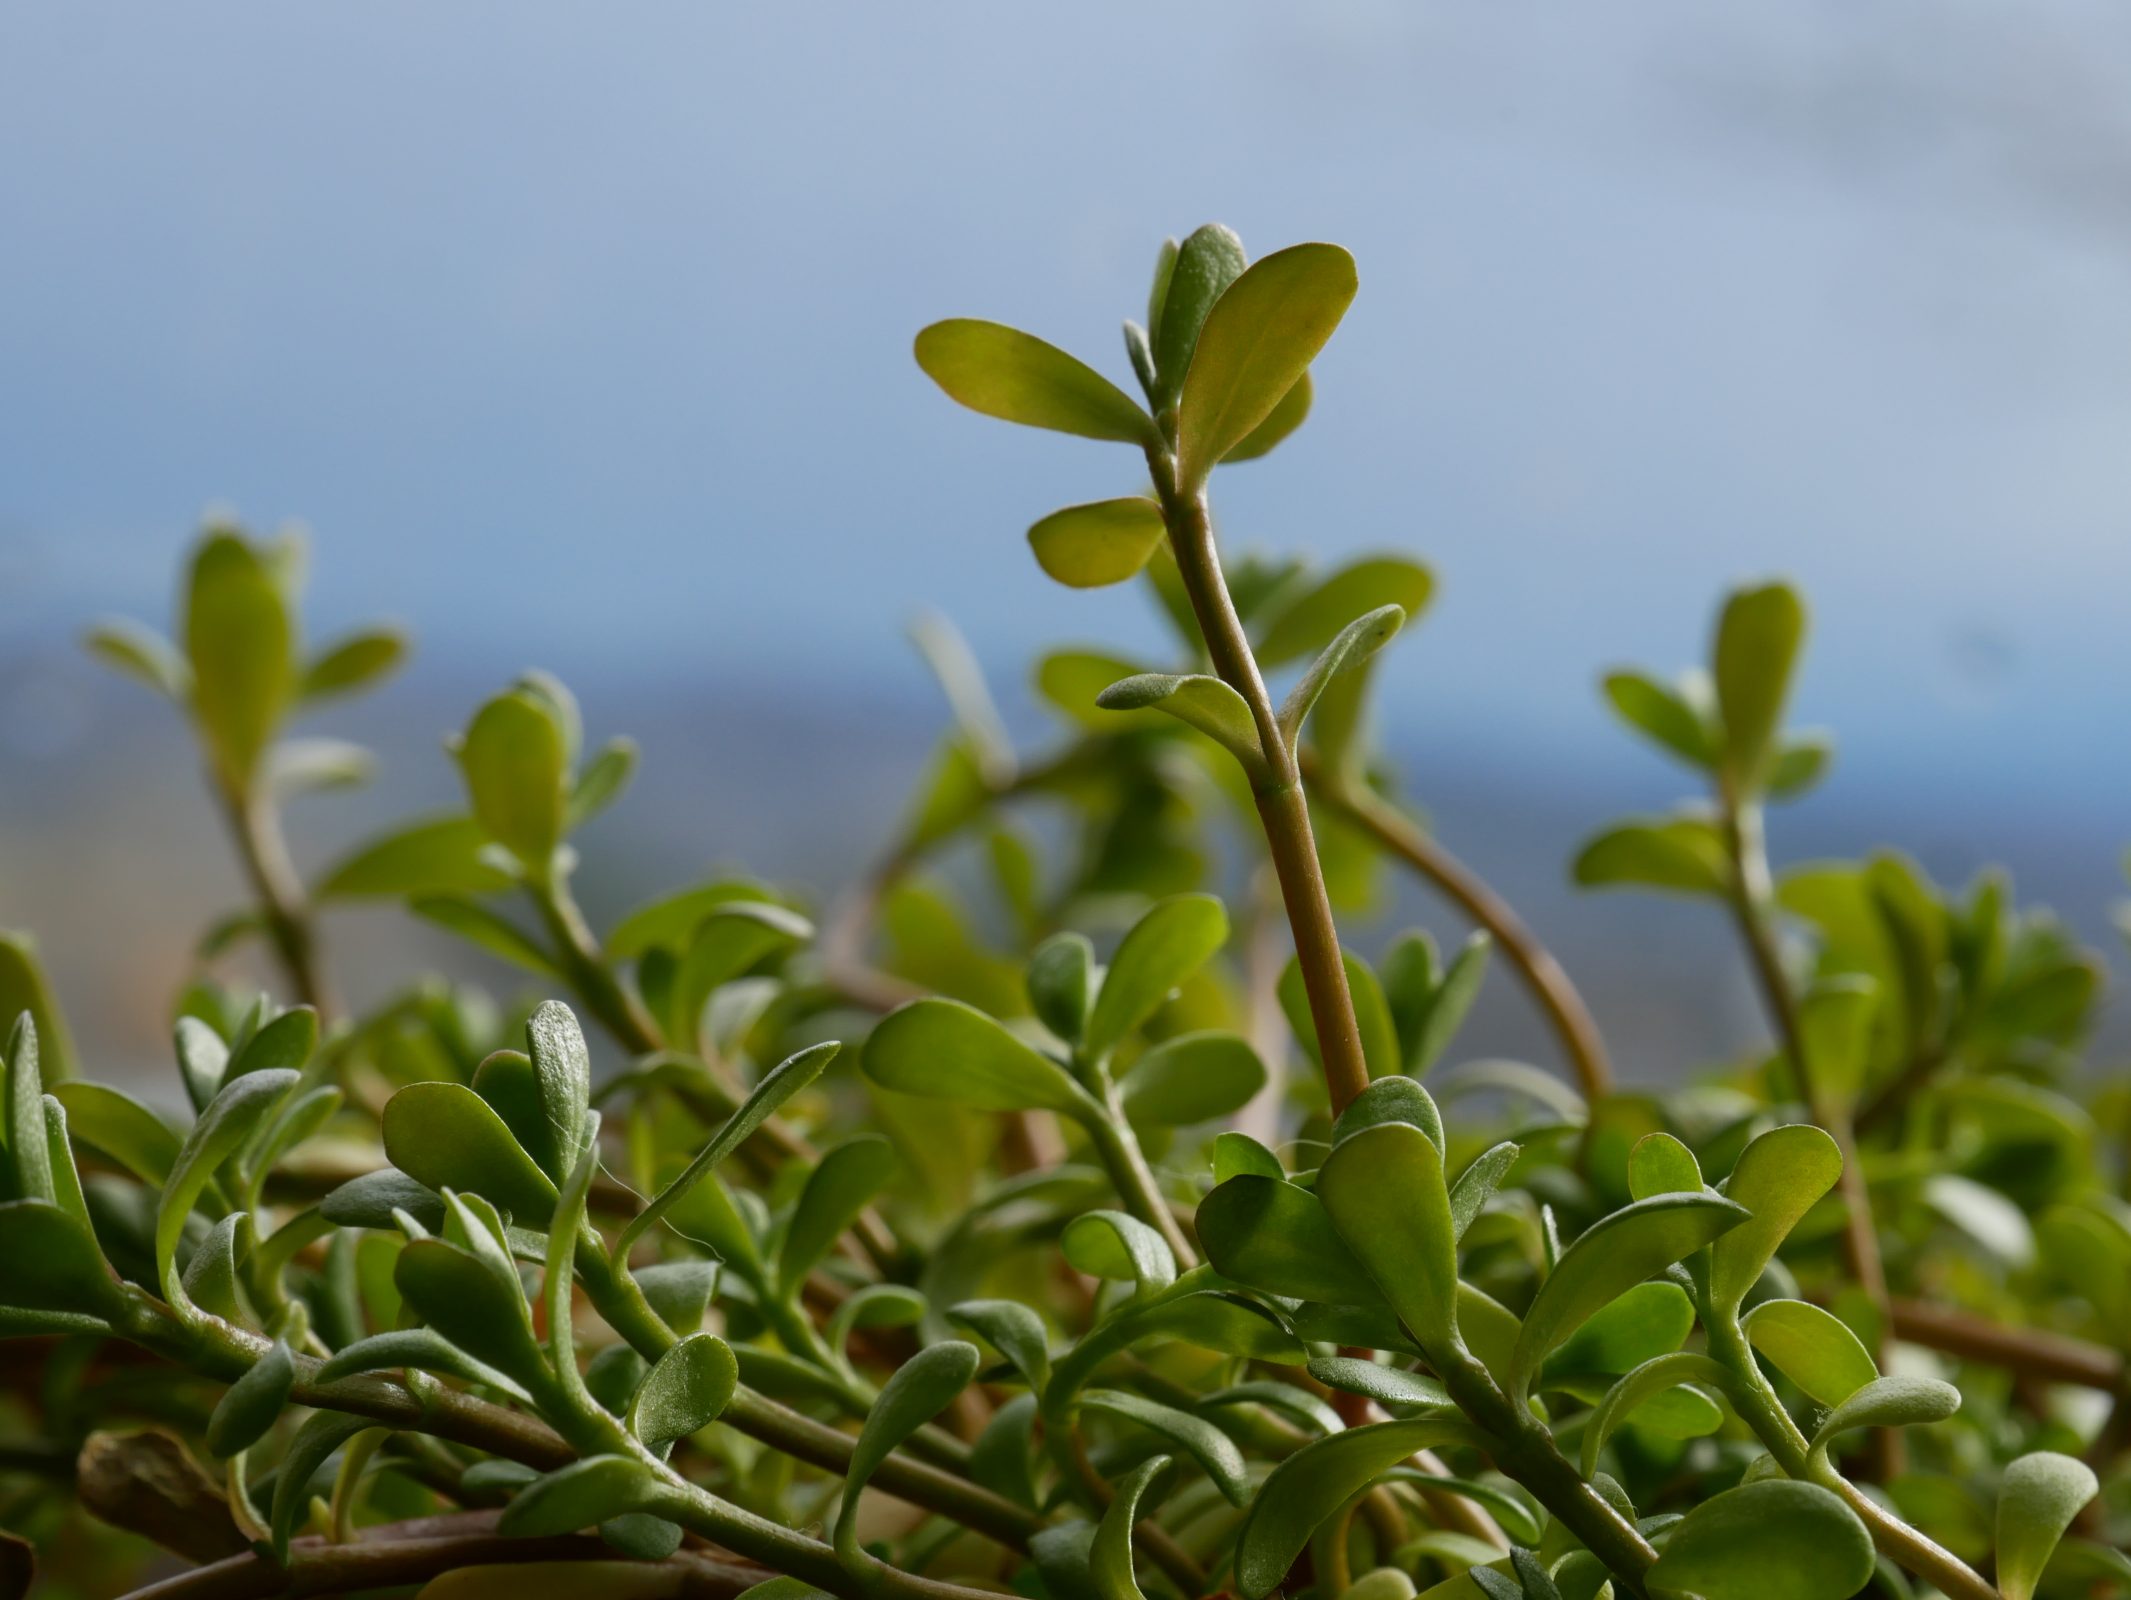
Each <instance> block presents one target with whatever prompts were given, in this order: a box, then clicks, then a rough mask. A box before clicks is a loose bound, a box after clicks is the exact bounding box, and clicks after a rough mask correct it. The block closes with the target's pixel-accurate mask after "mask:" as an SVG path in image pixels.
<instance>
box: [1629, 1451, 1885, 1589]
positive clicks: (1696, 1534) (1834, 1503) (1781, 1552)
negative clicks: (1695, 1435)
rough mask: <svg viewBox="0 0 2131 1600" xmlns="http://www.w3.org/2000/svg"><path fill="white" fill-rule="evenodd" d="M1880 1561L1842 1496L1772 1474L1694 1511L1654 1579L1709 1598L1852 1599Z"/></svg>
mask: <svg viewBox="0 0 2131 1600" xmlns="http://www.w3.org/2000/svg"><path fill="white" fill-rule="evenodd" d="M1872 1566H1873V1554H1872V1536H1871V1535H1870V1534H1869V1533H1867V1532H1866V1531H1865V1525H1864V1524H1863V1523H1862V1522H1859V1521H1858V1520H1857V1513H1856V1512H1854V1511H1852V1510H1851V1509H1850V1508H1849V1507H1848V1506H1846V1505H1844V1504H1843V1503H1842V1501H1841V1499H1840V1498H1839V1497H1837V1496H1836V1495H1835V1494H1833V1493H1831V1492H1830V1491H1829V1490H1826V1489H1823V1488H1821V1487H1820V1485H1818V1484H1817V1483H1797V1482H1793V1481H1791V1480H1789V1479H1782V1478H1772V1479H1768V1480H1765V1481H1763V1482H1760V1483H1749V1484H1743V1485H1741V1486H1740V1487H1739V1488H1736V1489H1727V1490H1726V1491H1725V1492H1724V1493H1722V1494H1720V1495H1717V1496H1715V1497H1713V1498H1712V1499H1709V1500H1705V1501H1704V1502H1703V1503H1702V1504H1701V1505H1699V1506H1697V1507H1695V1508H1694V1510H1692V1511H1690V1512H1688V1513H1687V1515H1686V1517H1685V1518H1684V1519H1683V1520H1682V1521H1681V1522H1679V1523H1678V1524H1677V1525H1676V1526H1675V1527H1674V1528H1673V1530H1672V1532H1671V1534H1670V1536H1669V1537H1668V1538H1667V1539H1666V1541H1665V1549H1664V1553H1663V1554H1662V1555H1660V1556H1659V1557H1658V1560H1657V1565H1656V1566H1654V1567H1652V1568H1651V1569H1650V1572H1649V1582H1650V1586H1651V1588H1653V1589H1667V1590H1673V1591H1677V1592H1682V1593H1691V1594H1697V1595H1700V1596H1701V1597H1702V1600H1849V1596H1851V1595H1854V1594H1855V1593H1857V1591H1858V1590H1859V1589H1861V1588H1863V1587H1864V1585H1865V1582H1866V1580H1867V1579H1869V1578H1870V1577H1871V1576H1872Z"/></svg>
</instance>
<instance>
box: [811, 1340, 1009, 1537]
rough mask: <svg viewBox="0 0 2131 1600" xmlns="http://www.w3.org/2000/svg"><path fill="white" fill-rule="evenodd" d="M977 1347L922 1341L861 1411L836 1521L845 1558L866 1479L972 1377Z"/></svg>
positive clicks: (958, 1392)
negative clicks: (862, 1418) (860, 1424)
mask: <svg viewBox="0 0 2131 1600" xmlns="http://www.w3.org/2000/svg"><path fill="white" fill-rule="evenodd" d="M978 1361H979V1357H978V1355H977V1347H976V1346H975V1345H973V1344H964V1343H962V1341H960V1340H959V1339H947V1340H943V1341H941V1342H940V1343H939V1344H933V1345H927V1346H926V1347H925V1348H924V1349H922V1350H920V1351H919V1352H918V1353H917V1354H916V1355H914V1356H912V1357H911V1358H910V1359H909V1360H908V1361H906V1362H904V1363H903V1364H902V1365H901V1366H900V1367H897V1368H896V1369H895V1374H894V1376H892V1377H891V1378H889V1380H888V1381H887V1382H886V1383H884V1384H883V1385H881V1392H880V1395H879V1397H878V1398H877V1399H875V1400H874V1402H873V1407H872V1409H871V1410H870V1411H868V1412H867V1413H866V1421H865V1425H864V1426H863V1427H861V1428H860V1429H859V1430H858V1439H857V1441H856V1442H855V1443H854V1444H853V1445H852V1446H851V1465H850V1466H849V1468H848V1469H847V1470H846V1472H845V1474H844V1494H843V1510H842V1512H841V1514H840V1515H839V1516H838V1517H837V1519H836V1548H837V1551H838V1553H839V1554H842V1555H844V1556H845V1557H846V1559H849V1557H850V1556H851V1555H852V1554H855V1553H856V1551H857V1549H858V1525H857V1517H856V1515H855V1513H856V1511H857V1509H858V1497H859V1494H860V1492H861V1491H862V1490H863V1489H864V1488H865V1486H866V1481H867V1480H868V1479H869V1478H871V1477H872V1476H873V1474H874V1473H875V1472H877V1471H878V1470H880V1464H881V1463H882V1462H883V1461H885V1460H887V1459H888V1454H889V1452H890V1451H892V1450H893V1449H895V1447H896V1446H897V1445H899V1444H901V1443H902V1442H903V1441H904V1440H905V1439H907V1438H909V1437H910V1436H911V1435H912V1434H913V1433H915V1432H917V1431H918V1429H919V1428H921V1427H923V1426H924V1425H925V1424H926V1423H928V1422H930V1421H931V1420H932V1419H933V1418H934V1417H936V1416H938V1415H939V1414H940V1413H941V1412H942V1411H945V1410H946V1409H947V1408H948V1406H949V1405H951V1404H952V1403H953V1402H954V1398H955V1396H956V1395H958V1394H960V1393H961V1392H962V1391H963V1390H964V1389H966V1388H968V1387H969V1384H970V1380H971V1379H972V1378H974V1377H976V1375H977V1365H978Z"/></svg>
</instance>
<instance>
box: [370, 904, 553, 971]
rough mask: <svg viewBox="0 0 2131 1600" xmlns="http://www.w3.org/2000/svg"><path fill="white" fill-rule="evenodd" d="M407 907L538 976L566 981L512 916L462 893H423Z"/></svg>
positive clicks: (424, 918)
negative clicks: (503, 914) (510, 917)
mask: <svg viewBox="0 0 2131 1600" xmlns="http://www.w3.org/2000/svg"><path fill="white" fill-rule="evenodd" d="M407 909H408V910H409V911H412V912H413V913H414V914H415V915H416V916H418V917H420V918H421V919H422V920H423V921H424V922H433V923H435V924H436V925H437V926H438V927H440V928H442V929H444V930H445V931H446V932H448V933H453V934H456V935H458V937H460V938H461V939H464V940H465V941H466V942H467V943H469V944H473V945H478V946H479V947H480V948H481V949H483V950H486V951H487V952H488V953H489V954H490V955H492V956H500V957H502V958H503V959H504V960H505V961H508V962H509V963H510V964H511V965H512V966H514V967H523V968H524V969H525V970H526V971H527V972H530V973H532V974H533V975H534V976H535V977H539V978H546V979H551V980H553V981H555V982H557V983H560V982H562V981H564V979H563V972H562V969H561V968H560V967H559V966H557V965H556V962H555V958H554V957H553V956H551V955H549V954H548V952H547V951H546V950H544V949H542V948H541V947H540V945H539V944H538V942H536V941H535V940H534V939H533V937H532V936H531V935H530V934H528V933H527V932H526V931H525V930H524V929H522V928H520V927H519V926H518V925H517V924H516V923H514V922H512V921H511V920H510V919H509V918H508V917H505V916H502V915H501V914H499V913H497V912H495V911H492V910H490V909H489V908H488V907H487V906H484V905H481V904H479V903H478V902H476V901H474V900H470V899H467V898H465V897H464V896H461V895H450V894H431V895H422V896H420V897H419V898H417V899H413V900H410V901H408V903H407Z"/></svg>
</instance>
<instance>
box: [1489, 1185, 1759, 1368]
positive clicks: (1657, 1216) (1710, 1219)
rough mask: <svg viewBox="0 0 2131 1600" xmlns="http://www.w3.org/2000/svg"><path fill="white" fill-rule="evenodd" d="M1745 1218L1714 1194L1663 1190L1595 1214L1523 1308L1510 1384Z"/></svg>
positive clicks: (1743, 1209) (1732, 1205) (1744, 1212)
mask: <svg viewBox="0 0 2131 1600" xmlns="http://www.w3.org/2000/svg"><path fill="white" fill-rule="evenodd" d="M1747 1216H1748V1213H1747V1211H1746V1210H1745V1208H1744V1207H1742V1206H1738V1205H1734V1204H1733V1203H1732V1202H1731V1201H1729V1200H1724V1199H1721V1198H1719V1197H1718V1196H1716V1195H1713V1194H1703V1195H1681V1194H1667V1195H1658V1196H1656V1197H1655V1198H1653V1199H1649V1200H1637V1201H1635V1202H1633V1203H1632V1204H1630V1205H1627V1206H1623V1207H1622V1208H1621V1209H1620V1210H1618V1211H1615V1212H1613V1213H1612V1214H1611V1215H1609V1216H1605V1217H1601V1218H1600V1219H1599V1220H1598V1221H1597V1222H1595V1223H1593V1224H1592V1225H1591V1226H1590V1227H1589V1228H1587V1229H1585V1230H1584V1232H1583V1233H1582V1234H1581V1235H1579V1236H1578V1238H1577V1239H1576V1241H1575V1242H1574V1243H1573V1244H1571V1245H1570V1246H1569V1247H1568V1248H1567V1249H1566V1250H1564V1251H1563V1252H1562V1254H1561V1259H1560V1260H1559V1261H1557V1262H1555V1264H1554V1270H1553V1271H1552V1272H1550V1273H1548V1274H1547V1277H1546V1281H1545V1282H1544V1283H1542V1284H1541V1285H1540V1286H1539V1293H1538V1294H1537V1295H1536V1296H1535V1297H1534V1298H1533V1300H1532V1304H1531V1308H1530V1309H1529V1310H1527V1311H1526V1312H1525V1314H1524V1327H1523V1330H1522V1332H1520V1333H1519V1334H1518V1336H1517V1347H1516V1351H1515V1353H1514V1355H1513V1356H1512V1357H1511V1370H1510V1383H1511V1387H1512V1388H1513V1389H1514V1390H1515V1391H1516V1392H1517V1393H1519V1394H1522V1393H1523V1391H1524V1389H1525V1386H1526V1385H1527V1384H1528V1383H1529V1382H1530V1379H1531V1377H1532V1375H1533V1373H1535V1372H1536V1371H1537V1370H1538V1367H1539V1364H1540V1363H1541V1362H1542V1361H1544V1360H1545V1359H1546V1358H1547V1357H1548V1356H1549V1355H1550V1354H1552V1353H1553V1351H1554V1350H1555V1349H1556V1348H1557V1347H1559V1346H1560V1345H1561V1344H1562V1343H1563V1342H1564V1341H1565V1340H1566V1339H1567V1338H1568V1337H1569V1336H1570V1335H1571V1334H1573V1333H1574V1332H1575V1331H1576V1330H1577V1329H1578V1328H1580V1327H1582V1326H1583V1324H1584V1323H1585V1322H1586V1321H1587V1320H1589V1319H1590V1317H1591V1316H1592V1315H1593V1314H1594V1313H1596V1312H1597V1311H1598V1310H1599V1309H1600V1308H1601V1307H1603V1306H1605V1305H1606V1304H1607V1303H1608V1302H1610V1301H1612V1300H1613V1299H1615V1298H1616V1297H1617V1296H1619V1295H1621V1294H1624V1293H1626V1292H1627V1291H1628V1290H1629V1289H1632V1288H1633V1287H1634V1286H1635V1285H1636V1284H1638V1283H1641V1282H1642V1281H1643V1280H1644V1279H1646V1278H1649V1277H1653V1276H1655V1275H1656V1274H1657V1273H1660V1272H1662V1271H1664V1269H1665V1268H1667V1267H1669V1266H1671V1265H1672V1264H1673V1263H1674V1262H1675V1261H1680V1260H1683V1259H1685V1258H1686V1257H1687V1256H1690V1255H1692V1254H1693V1253H1694V1252H1695V1251H1697V1250H1699V1249H1701V1248H1702V1247H1703V1246H1704V1245H1706V1244H1708V1243H1709V1242H1710V1241H1711V1240H1712V1239H1715V1238H1718V1237H1719V1236H1720V1235H1722V1234H1724V1233H1725V1232H1726V1231H1728V1230H1729V1229H1732V1228H1735V1227H1737V1226H1739V1225H1740V1224H1741V1223H1743V1222H1744V1221H1746V1219H1747Z"/></svg>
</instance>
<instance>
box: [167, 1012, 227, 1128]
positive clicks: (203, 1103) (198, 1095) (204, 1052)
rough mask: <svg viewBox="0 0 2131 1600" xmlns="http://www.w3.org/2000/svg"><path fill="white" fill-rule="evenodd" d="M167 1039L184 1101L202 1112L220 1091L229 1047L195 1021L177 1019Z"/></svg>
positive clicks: (221, 1039)
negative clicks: (174, 1051) (183, 1089)
mask: <svg viewBox="0 0 2131 1600" xmlns="http://www.w3.org/2000/svg"><path fill="white" fill-rule="evenodd" d="M171 1039H172V1043H173V1045H174V1047H175V1049H176V1051H177V1058H178V1077H179V1078H180V1079H181V1080H182V1081H183V1083H184V1085H185V1097H186V1098H187V1099H188V1100H190V1101H191V1102H192V1108H193V1110H194V1111H205V1110H206V1109H207V1104H208V1102H209V1101H211V1100H212V1099H214V1097H215V1093H216V1091H217V1090H219V1089H220V1088H221V1087H222V1075H223V1073H225V1072H226V1071H228V1070H229V1045H228V1044H227V1043H226V1042H225V1041H224V1040H223V1038H222V1036H221V1035H220V1034H219V1033H217V1032H215V1030H214V1029H213V1028H211V1027H209V1026H208V1025H207V1024H206V1023H205V1022H203V1021H201V1020H200V1018H198V1017H180V1018H178V1020H177V1023H176V1025H175V1026H174V1027H173V1028H172V1030H171Z"/></svg>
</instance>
